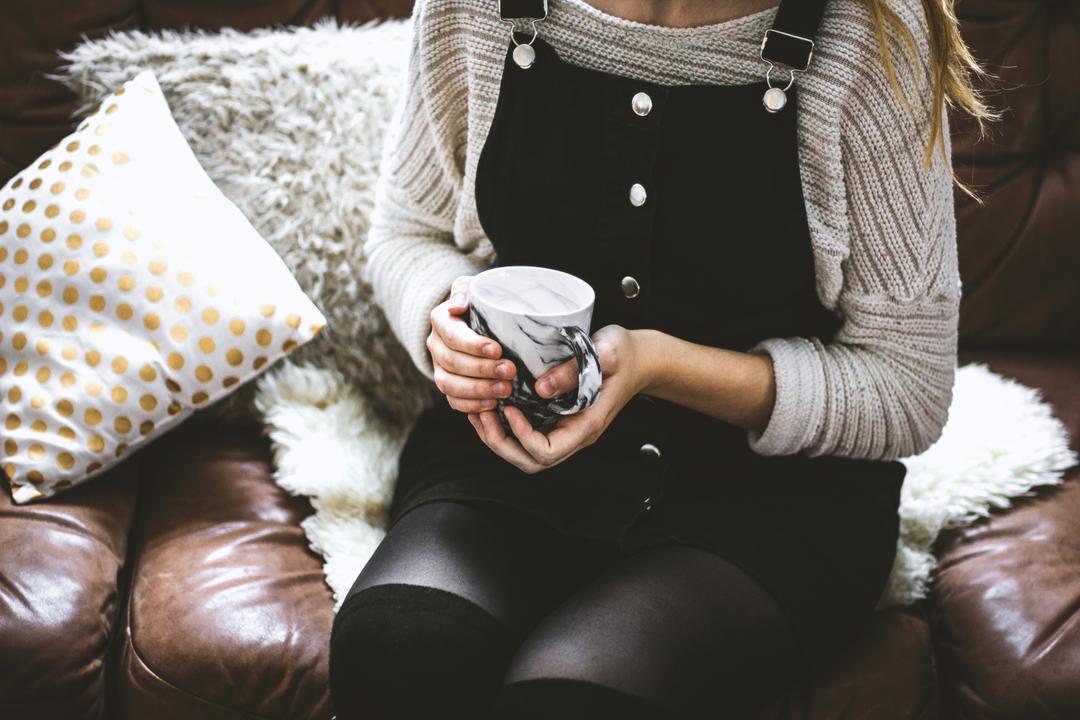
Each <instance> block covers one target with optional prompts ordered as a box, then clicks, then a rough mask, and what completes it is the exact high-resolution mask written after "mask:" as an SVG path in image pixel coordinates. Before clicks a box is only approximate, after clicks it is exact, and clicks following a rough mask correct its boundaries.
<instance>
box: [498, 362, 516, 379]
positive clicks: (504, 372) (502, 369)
mask: <svg viewBox="0 0 1080 720" xmlns="http://www.w3.org/2000/svg"><path fill="white" fill-rule="evenodd" d="M513 371H514V366H513V365H511V364H510V363H499V364H498V365H497V366H495V374H496V375H498V376H499V377H510V373H512V372H513Z"/></svg>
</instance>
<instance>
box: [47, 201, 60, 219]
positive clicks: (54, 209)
mask: <svg viewBox="0 0 1080 720" xmlns="http://www.w3.org/2000/svg"><path fill="white" fill-rule="evenodd" d="M59 214H60V206H59V205H55V204H50V205H49V206H48V207H46V208H45V217H50V218H54V217H56V216H57V215H59Z"/></svg>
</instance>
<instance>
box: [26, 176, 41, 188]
mask: <svg viewBox="0 0 1080 720" xmlns="http://www.w3.org/2000/svg"><path fill="white" fill-rule="evenodd" d="M28 187H29V188H30V189H31V190H37V189H38V188H39V187H41V178H34V179H33V180H31V181H30V185H29V186H28Z"/></svg>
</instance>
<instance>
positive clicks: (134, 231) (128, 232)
mask: <svg viewBox="0 0 1080 720" xmlns="http://www.w3.org/2000/svg"><path fill="white" fill-rule="evenodd" d="M124 237H126V238H127V239H128V240H138V239H139V230H138V228H133V227H131V226H130V225H128V226H127V227H126V228H124Z"/></svg>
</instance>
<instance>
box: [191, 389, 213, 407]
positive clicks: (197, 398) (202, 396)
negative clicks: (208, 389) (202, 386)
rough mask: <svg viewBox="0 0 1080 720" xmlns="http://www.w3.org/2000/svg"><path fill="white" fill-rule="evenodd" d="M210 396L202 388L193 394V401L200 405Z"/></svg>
mask: <svg viewBox="0 0 1080 720" xmlns="http://www.w3.org/2000/svg"><path fill="white" fill-rule="evenodd" d="M209 397H210V396H209V395H207V394H206V393H205V392H203V391H202V390H200V391H198V392H197V393H195V394H194V395H192V396H191V402H193V403H195V404H196V405H199V404H200V403H204V402H206V400H207V398H209Z"/></svg>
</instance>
